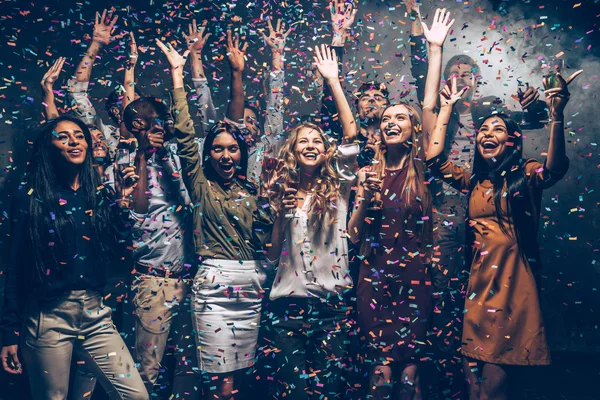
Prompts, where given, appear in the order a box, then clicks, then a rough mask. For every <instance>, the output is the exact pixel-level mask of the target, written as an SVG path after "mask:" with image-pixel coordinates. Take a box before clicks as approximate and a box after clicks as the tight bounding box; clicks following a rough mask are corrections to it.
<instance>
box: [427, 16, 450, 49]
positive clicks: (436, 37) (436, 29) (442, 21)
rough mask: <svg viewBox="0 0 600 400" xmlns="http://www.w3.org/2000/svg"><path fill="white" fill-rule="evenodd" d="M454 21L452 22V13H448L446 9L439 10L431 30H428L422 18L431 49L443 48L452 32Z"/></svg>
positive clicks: (434, 17)
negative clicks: (449, 33)
mask: <svg viewBox="0 0 600 400" xmlns="http://www.w3.org/2000/svg"><path fill="white" fill-rule="evenodd" d="M454 21H455V20H454V19H453V20H452V21H450V11H446V9H445V8H444V9H441V10H440V9H439V8H438V9H437V10H435V15H434V16H433V22H432V23H431V28H428V27H427V25H426V24H425V22H423V19H422V18H421V25H423V33H424V34H425V39H427V42H429V46H430V47H442V45H443V44H444V42H445V41H446V37H447V36H448V32H450V28H452V25H454Z"/></svg>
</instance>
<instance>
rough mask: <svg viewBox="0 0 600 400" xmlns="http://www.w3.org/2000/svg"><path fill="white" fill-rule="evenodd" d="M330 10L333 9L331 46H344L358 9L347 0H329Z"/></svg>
mask: <svg viewBox="0 0 600 400" xmlns="http://www.w3.org/2000/svg"><path fill="white" fill-rule="evenodd" d="M329 10H330V11H331V25H332V28H333V39H332V41H331V46H332V47H344V44H345V43H346V36H347V35H348V29H350V28H351V27H352V24H353V23H354V19H355V17H356V13H357V12H358V9H357V8H354V6H353V5H352V3H347V2H346V1H345V0H334V1H330V2H329Z"/></svg>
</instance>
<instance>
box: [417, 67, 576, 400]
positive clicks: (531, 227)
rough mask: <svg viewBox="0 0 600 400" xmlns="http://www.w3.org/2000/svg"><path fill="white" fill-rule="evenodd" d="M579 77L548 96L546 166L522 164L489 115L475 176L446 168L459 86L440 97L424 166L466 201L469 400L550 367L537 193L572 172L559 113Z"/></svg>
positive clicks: (517, 139) (516, 139) (501, 391)
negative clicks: (528, 369) (512, 377)
mask: <svg viewBox="0 0 600 400" xmlns="http://www.w3.org/2000/svg"><path fill="white" fill-rule="evenodd" d="M580 73H581V71H578V72H576V73H575V74H573V75H572V76H571V77H570V78H568V79H567V80H565V79H563V78H562V77H560V76H559V87H557V88H553V89H550V90H547V91H546V103H547V105H548V109H549V110H550V117H551V123H550V142H549V143H550V144H549V147H548V157H547V159H546V161H545V162H544V163H543V164H542V163H541V162H539V161H537V160H535V159H532V158H531V159H528V160H523V159H522V156H523V135H522V134H521V130H520V128H519V125H518V124H517V123H516V122H515V121H513V120H512V119H510V118H509V117H508V116H506V115H504V114H495V115H490V116H488V117H487V118H485V119H484V121H483V123H482V125H481V126H480V128H479V132H478V134H477V138H476V152H475V160H474V163H473V170H472V172H469V171H467V170H465V169H464V168H462V167H461V166H458V165H456V164H454V163H452V162H450V161H449V160H448V158H447V157H446V156H445V155H444V154H443V149H444V142H445V140H446V129H447V125H448V121H449V119H450V114H451V112H452V107H453V105H454V104H455V103H456V102H458V100H459V99H460V97H461V94H463V93H464V91H465V90H464V89H463V90H462V91H460V92H459V91H458V89H457V84H456V78H453V80H452V85H451V86H446V87H445V88H444V89H443V90H442V93H441V96H440V103H441V109H440V113H439V116H438V119H437V122H436V126H435V129H434V131H433V133H432V136H431V144H430V148H429V152H428V154H427V158H428V160H427V163H428V166H429V167H430V168H431V171H432V173H433V174H434V175H436V176H437V177H438V178H440V179H444V180H445V181H446V182H447V183H448V184H450V185H452V186H453V187H454V188H456V189H457V190H459V191H462V192H463V193H467V197H468V201H469V203H468V209H467V214H468V217H469V220H468V230H467V242H466V248H467V249H470V251H471V253H472V254H471V257H470V260H469V261H470V264H471V265H470V277H469V284H468V288H467V293H466V303H465V311H464V327H463V333H462V350H461V352H462V355H463V357H464V360H463V362H464V370H465V375H466V377H467V379H468V381H469V382H470V385H469V386H470V388H469V389H470V397H471V398H479V397H480V395H481V397H482V398H498V399H504V398H508V393H509V389H508V383H507V382H508V377H509V373H510V371H511V369H509V368H508V367H507V366H510V365H526V366H533V365H548V364H550V353H549V350H548V344H547V343H546V330H545V327H544V321H543V319H542V313H541V310H540V301H539V297H538V291H539V286H538V285H539V277H540V251H539V248H538V244H537V233H538V223H539V216H540V208H541V201H542V191H543V190H544V189H547V188H549V187H551V186H552V185H554V184H555V183H556V182H558V181H559V180H560V179H561V178H562V177H563V176H564V175H565V173H566V172H567V169H568V167H569V159H568V158H567V156H566V150H565V139H564V127H563V121H564V115H563V111H564V107H565V105H566V103H567V101H568V99H569V91H568V89H567V86H568V84H569V82H570V81H572V80H573V79H574V78H575V77H576V76H577V75H578V74H580ZM544 85H545V86H546V85H547V82H544ZM491 288H493V290H492V289H491ZM498 329H501V334H498ZM481 382H485V383H481Z"/></svg>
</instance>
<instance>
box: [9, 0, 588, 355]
mask: <svg viewBox="0 0 600 400" xmlns="http://www.w3.org/2000/svg"><path fill="white" fill-rule="evenodd" d="M437 6H444V7H449V8H450V9H451V10H452V11H453V12H455V13H456V16H455V18H456V19H457V22H456V24H455V26H454V31H453V32H452V33H451V37H450V39H449V40H448V41H447V45H446V51H445V58H446V59H448V58H449V57H450V56H452V55H454V54H458V53H462V54H468V55H470V56H471V57H473V58H475V59H476V60H477V61H478V62H479V63H480V66H481V69H482V75H483V85H482V86H481V88H480V92H481V93H482V94H483V95H491V94H494V95H496V96H498V97H500V98H502V99H503V100H505V101H506V102H508V103H511V104H513V105H514V104H515V101H514V99H512V98H511V95H513V94H514V93H515V91H516V88H517V85H518V83H519V82H528V83H530V84H531V85H534V86H536V87H540V86H541V78H542V76H543V75H544V73H545V71H547V68H546V67H548V66H554V65H556V64H559V65H561V66H562V67H563V68H564V69H565V70H567V71H571V72H572V71H574V70H576V69H579V68H583V69H584V70H585V72H584V74H583V75H582V76H580V77H579V78H578V80H577V81H575V83H573V84H572V85H571V86H572V87H571V93H572V98H571V102H570V103H569V105H568V108H567V110H566V111H567V112H566V121H567V127H568V128H569V134H568V135H567V139H568V146H567V151H568V155H569V157H570V158H571V169H570V170H569V173H568V174H567V176H566V177H565V179H564V180H563V181H562V182H560V183H559V184H558V185H556V186H555V187H553V188H552V189H550V190H548V191H547V192H545V195H544V200H543V207H542V226H541V229H540V230H541V237H540V243H541V245H542V247H543V252H542V254H543V262H544V273H543V282H542V291H543V307H544V317H545V319H546V321H547V325H548V332H549V340H550V342H551V346H552V349H553V350H554V351H567V352H573V353H577V352H586V353H588V352H595V353H597V352H598V351H599V350H600V329H599V327H598V321H600V318H599V316H598V311H599V310H598V309H599V307H600V294H599V292H598V289H599V286H600V282H599V280H600V253H599V241H598V233H597V232H598V229H599V228H600V205H599V204H600V197H599V193H598V191H599V190H600V187H599V185H598V182H599V179H598V175H599V174H598V171H599V168H600V155H599V150H598V139H599V135H598V131H599V128H600V122H599V121H598V116H599V115H600V108H599V106H598V98H597V93H598V89H599V82H598V73H599V72H600V61H599V56H600V53H599V52H600V50H599V49H598V43H600V33H599V25H598V16H599V14H600V5H599V3H598V2H597V1H592V0H581V1H579V0H578V1H562V0H552V1H539V0H533V1H527V2H523V1H496V0H494V1H491V0H486V1H475V2H470V1H469V2H467V1H456V2H448V1H446V2H434V1H426V2H424V4H423V5H422V7H421V9H422V14H423V15H433V11H434V10H435V7H437ZM104 7H106V8H110V7H113V8H114V10H115V11H116V14H117V15H119V16H120V20H119V22H118V24H117V27H118V30H126V31H130V30H133V31H134V32H135V34H136V37H137V42H138V44H139V45H140V46H142V51H141V52H140V61H139V62H138V67H137V70H138V85H139V87H140V88H141V90H142V91H143V92H144V93H145V94H149V95H155V96H162V95H164V94H165V93H166V92H167V90H168V88H169V85H170V80H169V76H168V74H167V73H166V65H165V60H164V58H163V57H162V54H159V53H157V52H156V49H155V46H154V44H153V40H154V38H167V39H168V40H177V41H179V42H180V43H183V37H182V35H181V30H182V29H187V24H188V23H189V21H190V19H191V18H196V19H197V20H204V19H209V20H210V25H209V29H210V30H211V31H212V32H213V34H214V36H213V37H212V38H211V39H210V40H211V45H210V46H209V47H208V48H206V49H205V51H204V58H205V67H206V73H207V75H208V76H209V81H210V83H211V86H212V90H213V95H214V99H215V104H216V105H217V106H218V107H219V110H220V111H224V108H225V104H226V99H227V95H228V89H229V88H228V81H229V75H228V66H227V63H226V60H225V59H224V53H225V50H224V41H223V39H224V35H225V33H224V32H225V29H226V28H227V26H234V27H236V28H239V29H240V30H241V32H242V33H243V34H245V35H246V36H247V40H249V41H250V47H249V51H248V62H247V67H246V71H245V76H246V79H245V81H246V90H247V94H248V97H249V98H250V99H251V100H257V99H258V100H259V99H260V95H259V94H260V92H261V80H262V76H263V74H264V66H265V65H266V64H265V63H267V64H268V61H269V57H268V55H269V54H268V53H269V50H268V49H266V48H265V45H264V43H263V41H262V39H261V37H260V34H259V31H258V30H259V29H262V28H263V27H265V15H276V16H278V17H281V18H284V19H285V20H286V21H289V22H296V21H302V23H301V24H299V25H297V27H296V28H297V30H296V31H295V32H294V33H293V34H292V35H291V37H290V40H288V48H289V50H288V51H287V52H286V57H287V61H286V81H287V85H286V92H287V95H288V100H289V103H288V111H287V114H288V115H287V121H286V122H287V123H288V124H290V125H292V124H293V123H294V121H295V120H296V119H297V118H299V117H300V116H302V115H306V114H311V113H315V112H316V108H315V105H314V102H313V100H312V97H311V96H313V95H314V93H313V92H312V91H311V89H310V88H309V85H308V81H309V79H307V77H306V74H305V69H306V66H307V65H309V63H310V60H312V58H311V57H309V56H311V54H310V53H311V51H310V49H311V48H312V47H313V46H314V45H315V44H317V43H329V42H330V38H331V32H330V24H329V22H328V21H329V12H328V11H327V9H326V8H325V7H326V2H325V1H322V0H319V1H306V0H303V1H286V2H280V1H267V0H259V1H255V2H250V1H237V2H236V1H229V2H228V3H226V2H224V1H215V2H209V1H190V2H179V1H175V2H165V1H163V0H143V1H142V0H134V1H103V2H88V1H85V2H83V1H78V2H76V1H68V0H64V1H56V0H50V1H45V2H38V1H29V2H27V1H7V0H2V1H0V166H1V167H2V170H1V171H0V188H1V189H3V190H2V195H1V197H0V229H1V230H2V232H1V235H0V246H2V243H3V242H4V239H5V237H6V225H7V224H6V210H7V199H8V193H9V191H10V189H11V188H12V187H13V186H14V185H15V184H16V183H18V182H19V179H20V176H21V174H22V171H23V167H24V166H25V163H26V161H27V159H28V150H29V148H30V145H31V141H32V140H33V139H34V138H35V127H36V126H37V125H38V124H39V121H40V120H41V119H42V104H41V101H42V100H41V90H40V89H39V82H40V80H41V78H42V76H43V74H44V72H45V71H46V70H47V68H48V67H49V66H50V65H51V64H52V62H53V61H54V60H55V59H56V58H57V57H59V56H65V57H67V63H65V66H64V69H63V73H62V74H61V79H60V80H59V82H58V83H57V84H56V85H55V89H57V90H61V91H62V92H61V93H60V94H59V95H58V97H57V98H58V101H59V106H66V99H65V96H64V89H65V85H66V79H67V78H68V77H69V76H70V75H71V74H73V73H74V70H75V67H76V65H77V63H78V62H79V60H80V57H81V55H82V54H83V52H84V51H85V48H86V47H87V45H88V43H89V39H90V37H91V33H92V23H93V20H94V12H95V11H101V10H102V8H104ZM358 7H359V13H358V16H357V21H356V23H355V25H354V31H353V33H354V34H355V40H354V41H353V42H352V43H351V44H350V43H349V44H347V56H346V61H347V64H346V67H345V71H346V72H350V74H349V75H348V76H347V78H346V81H347V90H348V91H349V92H350V91H351V90H352V88H353V87H355V86H357V84H360V82H361V81H366V80H368V79H371V78H377V79H379V80H384V81H386V82H387V83H388V86H389V87H390V89H391V93H392V96H393V97H394V98H395V99H396V100H399V99H403V100H412V101H414V99H415V96H414V86H413V83H414V81H413V79H412V77H411V76H410V70H409V67H410V57H409V46H410V44H409V42H410V40H409V30H410V20H409V18H408V17H407V16H406V13H405V8H404V6H403V5H402V4H401V3H400V2H399V1H398V2H378V1H360V2H358ZM234 17H235V18H234ZM232 18H233V21H232ZM181 47H182V46H179V48H181ZM126 49H127V43H126V42H122V43H120V44H113V45H111V46H107V47H106V48H105V49H104V50H103V51H102V52H101V59H100V60H98V62H97V63H96V66H95V67H94V71H93V75H92V82H93V86H92V90H91V95H92V97H93V98H94V99H95V101H96V102H95V104H96V105H97V108H98V109H101V108H102V104H103V101H104V99H105V97H106V96H107V95H108V93H109V92H110V91H111V90H113V88H114V87H115V85H118V84H119V82H120V81H121V79H122V74H123V71H122V70H120V69H121V68H122V65H123V61H124V57H125V56H126ZM61 84H62V88H61ZM102 113H103V115H105V113H104V111H102ZM547 142H548V134H547V132H546V131H536V132H532V133H529V134H528V136H527V138H526V149H525V150H526V152H527V153H528V155H529V156H533V157H542V156H543V153H544V151H545V150H546V148H547ZM0 251H2V253H0V254H2V256H1V257H2V258H3V257H4V250H0ZM1 282H2V276H1V275H0V283H1Z"/></svg>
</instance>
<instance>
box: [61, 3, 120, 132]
mask: <svg viewBox="0 0 600 400" xmlns="http://www.w3.org/2000/svg"><path fill="white" fill-rule="evenodd" d="M106 13H107V11H106V10H104V12H103V13H102V16H100V15H99V14H98V13H96V21H95V24H94V33H93V36H92V42H91V43H90V45H89V47H88V49H87V51H86V52H85V54H84V55H83V58H82V59H81V61H80V62H79V64H78V65H77V69H76V70H75V75H74V77H73V78H72V79H69V83H68V85H69V90H68V93H67V94H68V97H69V100H70V101H71V106H72V107H73V112H74V113H75V115H76V116H77V117H79V118H80V119H82V120H84V121H85V122H86V123H87V124H95V123H96V121H95V120H96V109H95V108H94V106H93V105H92V102H91V101H90V99H89V97H88V94H87V91H88V86H89V82H90V77H91V75H92V67H93V66H94V62H95V61H96V57H97V56H98V53H99V52H100V49H101V48H102V46H104V45H107V44H110V43H112V42H113V41H114V40H118V39H120V38H122V37H123V36H125V33H122V34H120V35H114V36H113V35H112V33H113V31H114V29H115V28H114V26H115V24H116V23H117V20H118V18H119V17H118V16H115V17H114V18H113V19H112V21H110V22H109V23H106ZM102 130H103V131H105V129H102Z"/></svg>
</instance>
